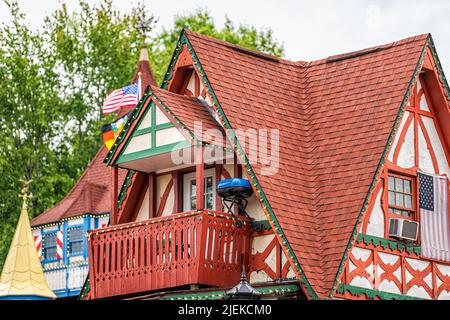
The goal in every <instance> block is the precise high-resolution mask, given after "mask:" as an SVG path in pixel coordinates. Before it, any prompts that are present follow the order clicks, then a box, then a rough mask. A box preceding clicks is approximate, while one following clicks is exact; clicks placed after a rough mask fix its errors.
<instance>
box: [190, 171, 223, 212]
mask: <svg viewBox="0 0 450 320" xmlns="http://www.w3.org/2000/svg"><path fill="white" fill-rule="evenodd" d="M208 177H212V181H213V197H212V198H213V200H212V204H213V206H212V209H209V210H216V197H215V194H216V172H215V168H211V169H207V170H205V174H204V179H206V178H208ZM195 180H196V172H195V171H194V172H190V173H186V174H184V175H183V211H184V212H187V211H191V207H190V205H191V181H195ZM205 190H206V184H205ZM205 206H206V202H205Z"/></svg>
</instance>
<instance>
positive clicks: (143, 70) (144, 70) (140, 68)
mask: <svg viewBox="0 0 450 320" xmlns="http://www.w3.org/2000/svg"><path fill="white" fill-rule="evenodd" d="M139 73H140V74H141V92H142V93H144V92H145V89H146V88H147V87H148V86H150V85H154V86H156V81H155V77H154V75H153V72H152V68H151V67H150V60H149V54H148V49H147V45H145V44H144V45H143V46H142V48H141V52H140V54H139V62H138V64H137V66H136V70H135V71H134V75H133V80H131V83H135V82H137V81H138V80H139ZM131 109H133V108H121V109H119V112H118V113H117V119H118V118H121V117H122V116H124V115H125V114H127V113H128V112H130V111H131Z"/></svg>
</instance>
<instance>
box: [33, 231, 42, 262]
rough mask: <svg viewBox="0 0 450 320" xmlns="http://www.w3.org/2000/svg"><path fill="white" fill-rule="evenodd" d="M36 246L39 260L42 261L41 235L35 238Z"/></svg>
mask: <svg viewBox="0 0 450 320" xmlns="http://www.w3.org/2000/svg"><path fill="white" fill-rule="evenodd" d="M34 245H35V246H36V250H37V252H38V257H39V260H42V236H41V235H40V234H38V235H35V236H34Z"/></svg>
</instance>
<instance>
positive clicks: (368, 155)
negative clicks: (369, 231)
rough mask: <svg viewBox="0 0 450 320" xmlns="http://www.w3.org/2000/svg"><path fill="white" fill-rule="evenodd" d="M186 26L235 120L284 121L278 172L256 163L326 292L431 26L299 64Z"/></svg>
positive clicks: (313, 279) (309, 272) (308, 271)
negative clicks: (425, 30)
mask: <svg viewBox="0 0 450 320" xmlns="http://www.w3.org/2000/svg"><path fill="white" fill-rule="evenodd" d="M185 32H186V35H187V37H188V39H189V41H190V43H191V44H192V47H193V49H194V51H195V54H196V55H197V57H198V59H199V61H200V65H201V66H202V67H203V69H204V71H205V73H206V76H207V78H208V80H209V82H210V83H211V86H212V88H213V90H214V92H215V94H216V96H217V99H218V101H219V104H220V105H221V107H222V108H223V110H224V113H225V115H226V117H227V118H228V120H229V122H230V124H231V126H232V127H233V128H234V129H237V128H239V129H249V128H252V129H259V128H268V129H271V128H272V129H279V130H280V150H279V151H280V168H279V170H278V173H277V174H275V175H273V176H264V175H261V174H258V173H259V172H260V169H261V167H260V165H259V164H256V165H253V166H252V167H253V169H254V170H255V172H256V173H257V179H258V181H259V183H260V184H261V186H262V188H263V190H264V193H265V194H266V196H267V198H268V201H269V203H270V205H271V207H272V208H273V210H274V213H275V215H276V217H277V219H278V221H279V222H280V224H281V227H282V229H283V231H284V233H285V234H286V237H287V239H288V241H289V243H290V245H291V247H292V248H293V250H294V252H295V254H296V256H297V258H298V259H299V262H300V264H301V266H302V268H303V270H304V272H305V275H306V277H307V279H308V281H309V282H310V284H311V286H312V287H313V289H314V290H315V292H316V293H317V294H318V295H319V296H327V295H329V293H330V290H331V288H332V284H333V281H334V279H335V278H336V274H337V272H338V268H339V265H340V262H341V260H342V258H343V253H344V251H345V249H346V246H347V244H348V241H349V238H350V236H351V233H352V231H353V229H354V226H355V224H356V219H357V217H358V214H359V213H360V211H361V208H362V205H363V202H364V198H365V196H366V194H367V192H368V190H369V187H370V184H371V182H372V178H373V175H374V173H375V171H376V168H377V165H378V163H379V161H380V159H381V156H382V153H383V151H384V149H385V147H386V144H387V141H388V137H389V134H390V133H391V131H392V128H393V124H394V120H395V118H396V116H397V114H398V112H399V109H400V106H401V102H402V100H403V98H404V97H405V94H406V91H407V88H408V85H409V83H410V82H411V80H412V76H413V74H414V70H415V69H416V66H417V63H418V61H419V57H420V55H421V52H422V50H423V48H424V46H425V44H426V40H427V38H428V35H421V36H417V37H412V38H408V39H405V40H402V41H398V42H394V43H392V44H389V45H385V46H380V47H375V48H370V49H366V50H362V51H358V52H354V53H350V54H345V55H339V56H333V57H330V58H328V59H323V60H319V61H314V62H298V63H295V62H291V61H286V60H283V59H279V58H276V57H271V56H268V55H260V54H259V53H256V52H254V51H250V50H246V49H242V48H239V47H237V46H234V45H231V44H229V43H226V42H224V41H220V40H217V39H213V38H209V37H205V36H202V35H200V34H197V33H194V32H191V31H185ZM236 97H238V99H237V98H236ZM169 108H170V106H169Z"/></svg>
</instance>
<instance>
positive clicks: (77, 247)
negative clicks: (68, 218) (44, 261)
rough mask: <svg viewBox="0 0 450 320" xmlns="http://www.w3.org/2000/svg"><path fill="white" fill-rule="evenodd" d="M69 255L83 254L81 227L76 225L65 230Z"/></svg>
mask: <svg viewBox="0 0 450 320" xmlns="http://www.w3.org/2000/svg"><path fill="white" fill-rule="evenodd" d="M67 239H68V245H69V248H68V251H69V255H79V254H83V240H84V237H83V228H82V227H76V228H70V229H68V230H67Z"/></svg>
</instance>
